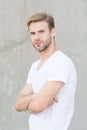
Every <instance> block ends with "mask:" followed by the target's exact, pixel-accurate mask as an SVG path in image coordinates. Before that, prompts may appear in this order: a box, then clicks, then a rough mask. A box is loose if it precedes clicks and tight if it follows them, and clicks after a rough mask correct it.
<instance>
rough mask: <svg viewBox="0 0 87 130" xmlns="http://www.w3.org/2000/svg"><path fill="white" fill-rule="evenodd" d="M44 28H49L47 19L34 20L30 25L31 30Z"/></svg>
mask: <svg viewBox="0 0 87 130" xmlns="http://www.w3.org/2000/svg"><path fill="white" fill-rule="evenodd" d="M44 29H49V27H48V23H47V22H46V21H37V22H32V23H31V24H30V26H29V30H30V32H31V31H39V30H44Z"/></svg>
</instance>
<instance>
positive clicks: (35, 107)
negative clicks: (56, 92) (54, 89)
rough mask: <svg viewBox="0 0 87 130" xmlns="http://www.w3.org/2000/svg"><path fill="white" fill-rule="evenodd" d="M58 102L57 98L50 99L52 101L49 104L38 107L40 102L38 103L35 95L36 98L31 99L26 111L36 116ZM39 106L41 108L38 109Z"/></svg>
mask: <svg viewBox="0 0 87 130" xmlns="http://www.w3.org/2000/svg"><path fill="white" fill-rule="evenodd" d="M57 102H58V98H57V97H55V98H54V99H52V101H50V102H49V104H48V105H45V104H44V105H43V107H42V106H41V105H40V102H39V101H38V94H37V95H36V98H33V99H32V100H31V102H30V104H29V105H28V110H29V112H31V113H33V114H37V113H40V112H42V111H44V110H45V109H46V108H47V107H49V106H51V105H53V104H54V103H57ZM40 106H41V107H40Z"/></svg>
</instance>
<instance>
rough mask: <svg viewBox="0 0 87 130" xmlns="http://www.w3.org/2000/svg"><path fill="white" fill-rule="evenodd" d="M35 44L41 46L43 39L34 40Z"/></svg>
mask: <svg viewBox="0 0 87 130" xmlns="http://www.w3.org/2000/svg"><path fill="white" fill-rule="evenodd" d="M34 44H35V45H36V46H40V45H41V44H42V42H41V41H36V42H34Z"/></svg>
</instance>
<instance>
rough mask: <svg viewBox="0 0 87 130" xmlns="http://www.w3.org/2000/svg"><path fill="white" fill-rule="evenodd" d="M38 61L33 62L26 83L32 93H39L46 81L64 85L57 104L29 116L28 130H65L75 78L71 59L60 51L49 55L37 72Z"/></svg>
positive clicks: (70, 113) (72, 106)
mask: <svg viewBox="0 0 87 130" xmlns="http://www.w3.org/2000/svg"><path fill="white" fill-rule="evenodd" d="M39 62H40V60H38V61H36V62H34V64H33V65H32V67H31V69H30V72H29V74H28V78H27V83H30V84H32V89H33V92H34V93H38V92H40V90H41V88H42V87H43V85H44V84H45V82H46V81H48V80H51V81H63V82H64V83H65V84H64V86H63V87H62V88H61V90H60V92H59V93H58V94H57V96H58V102H57V103H54V104H53V105H51V106H50V107H48V108H46V109H45V110H44V111H43V112H40V113H38V114H31V115H30V116H29V127H30V129H29V130H67V129H68V126H69V124H70V121H71V118H72V115H73V111H74V96H75V89H76V83H77V76H76V70H75V67H74V64H73V63H72V61H71V59H70V58H69V57H67V56H66V55H65V54H63V53H62V52H61V51H56V52H55V53H54V54H53V55H51V56H50V57H49V58H48V59H47V60H46V62H45V63H44V64H43V66H42V67H41V68H40V69H39V70H38V69H37V66H38V64H39Z"/></svg>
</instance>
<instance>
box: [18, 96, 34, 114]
mask: <svg viewBox="0 0 87 130" xmlns="http://www.w3.org/2000/svg"><path fill="white" fill-rule="evenodd" d="M32 96H33V94H31V95H27V96H19V97H18V99H17V102H16V103H15V109H16V110H17V111H19V112H20V111H26V110H27V109H28V106H29V104H30V102H31V100H32Z"/></svg>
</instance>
